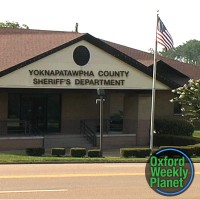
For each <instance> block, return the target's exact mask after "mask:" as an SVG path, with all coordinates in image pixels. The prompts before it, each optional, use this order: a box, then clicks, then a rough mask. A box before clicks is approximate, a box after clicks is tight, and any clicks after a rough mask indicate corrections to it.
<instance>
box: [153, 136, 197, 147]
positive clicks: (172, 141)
mask: <svg viewBox="0 0 200 200" xmlns="http://www.w3.org/2000/svg"><path fill="white" fill-rule="evenodd" d="M197 143H200V139H199V138H195V137H191V136H177V135H162V134H154V146H168V145H170V146H187V145H192V144H197Z"/></svg>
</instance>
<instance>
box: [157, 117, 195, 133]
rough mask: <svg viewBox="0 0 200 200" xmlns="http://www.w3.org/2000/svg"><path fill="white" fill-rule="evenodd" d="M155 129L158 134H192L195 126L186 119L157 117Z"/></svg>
mask: <svg viewBox="0 0 200 200" xmlns="http://www.w3.org/2000/svg"><path fill="white" fill-rule="evenodd" d="M155 130H156V133H157V134H167V135H182V136H192V133H193V132H194V126H193V125H192V124H191V123H190V122H188V121H187V120H184V119H173V118H172V119H157V120H155Z"/></svg>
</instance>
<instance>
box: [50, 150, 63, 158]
mask: <svg viewBox="0 0 200 200" xmlns="http://www.w3.org/2000/svg"><path fill="white" fill-rule="evenodd" d="M51 155H52V156H64V155H65V148H52V149H51Z"/></svg>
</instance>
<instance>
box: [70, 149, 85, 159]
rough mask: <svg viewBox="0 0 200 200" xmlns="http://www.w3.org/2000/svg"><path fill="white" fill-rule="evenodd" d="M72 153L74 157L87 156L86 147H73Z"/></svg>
mask: <svg viewBox="0 0 200 200" xmlns="http://www.w3.org/2000/svg"><path fill="white" fill-rule="evenodd" d="M70 155H71V156H72V157H85V156H86V148H71V149H70Z"/></svg>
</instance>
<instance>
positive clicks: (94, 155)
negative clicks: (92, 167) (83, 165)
mask: <svg viewBox="0 0 200 200" xmlns="http://www.w3.org/2000/svg"><path fill="white" fill-rule="evenodd" d="M88 157H90V158H98V157H102V155H101V150H100V149H92V150H88Z"/></svg>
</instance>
